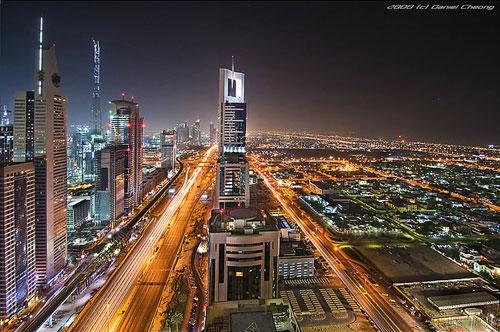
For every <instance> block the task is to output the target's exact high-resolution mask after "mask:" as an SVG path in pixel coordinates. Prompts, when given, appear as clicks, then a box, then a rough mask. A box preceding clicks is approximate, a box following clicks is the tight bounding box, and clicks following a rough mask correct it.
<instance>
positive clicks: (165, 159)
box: [160, 130, 177, 170]
mask: <svg viewBox="0 0 500 332" xmlns="http://www.w3.org/2000/svg"><path fill="white" fill-rule="evenodd" d="M160 152H161V167H164V168H166V169H168V170H175V158H176V155H177V137H176V132H175V130H163V131H162V132H161V133H160Z"/></svg>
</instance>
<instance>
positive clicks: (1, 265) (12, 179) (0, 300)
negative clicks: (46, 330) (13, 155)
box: [0, 162, 36, 318]
mask: <svg viewBox="0 0 500 332" xmlns="http://www.w3.org/2000/svg"><path fill="white" fill-rule="evenodd" d="M0 211H1V213H0V228H1V229H2V231H1V232H0V270H1V271H2V272H1V273H0V317H2V318H8V317H10V316H11V315H12V314H14V313H15V312H16V311H17V310H18V309H19V308H20V307H22V306H23V305H24V304H25V302H26V301H27V300H29V299H30V298H31V297H32V296H33V294H34V292H35V290H36V279H35V169H34V166H33V163H31V162H27V163H16V164H10V165H5V166H0Z"/></svg>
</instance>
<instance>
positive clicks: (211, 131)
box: [209, 122, 217, 145]
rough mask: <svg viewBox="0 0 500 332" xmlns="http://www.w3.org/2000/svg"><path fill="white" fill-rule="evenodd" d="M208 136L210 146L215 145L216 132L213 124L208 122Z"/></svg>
mask: <svg viewBox="0 0 500 332" xmlns="http://www.w3.org/2000/svg"><path fill="white" fill-rule="evenodd" d="M209 135H210V145H213V144H215V143H217V130H216V129H215V125H214V123H213V122H210V129H209Z"/></svg>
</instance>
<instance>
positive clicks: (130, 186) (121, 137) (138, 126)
mask: <svg viewBox="0 0 500 332" xmlns="http://www.w3.org/2000/svg"><path fill="white" fill-rule="evenodd" d="M110 120H111V130H110V143H111V144H113V145H122V144H125V145H127V164H126V167H125V212H126V213H132V211H133V210H134V209H135V208H136V207H137V206H138V205H139V204H140V200H141V197H142V166H143V145H142V137H143V129H144V122H143V121H144V120H143V118H141V117H140V115H139V105H138V104H136V103H135V102H133V101H128V100H114V101H112V102H111V111H110Z"/></svg>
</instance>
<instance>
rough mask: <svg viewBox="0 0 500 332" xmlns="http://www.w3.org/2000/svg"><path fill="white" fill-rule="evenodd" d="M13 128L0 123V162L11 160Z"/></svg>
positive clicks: (5, 162)
mask: <svg viewBox="0 0 500 332" xmlns="http://www.w3.org/2000/svg"><path fill="white" fill-rule="evenodd" d="M13 138H14V137H13V128H12V125H10V124H5V125H4V124H0V164H7V163H10V162H12V158H13V152H14V140H13Z"/></svg>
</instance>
